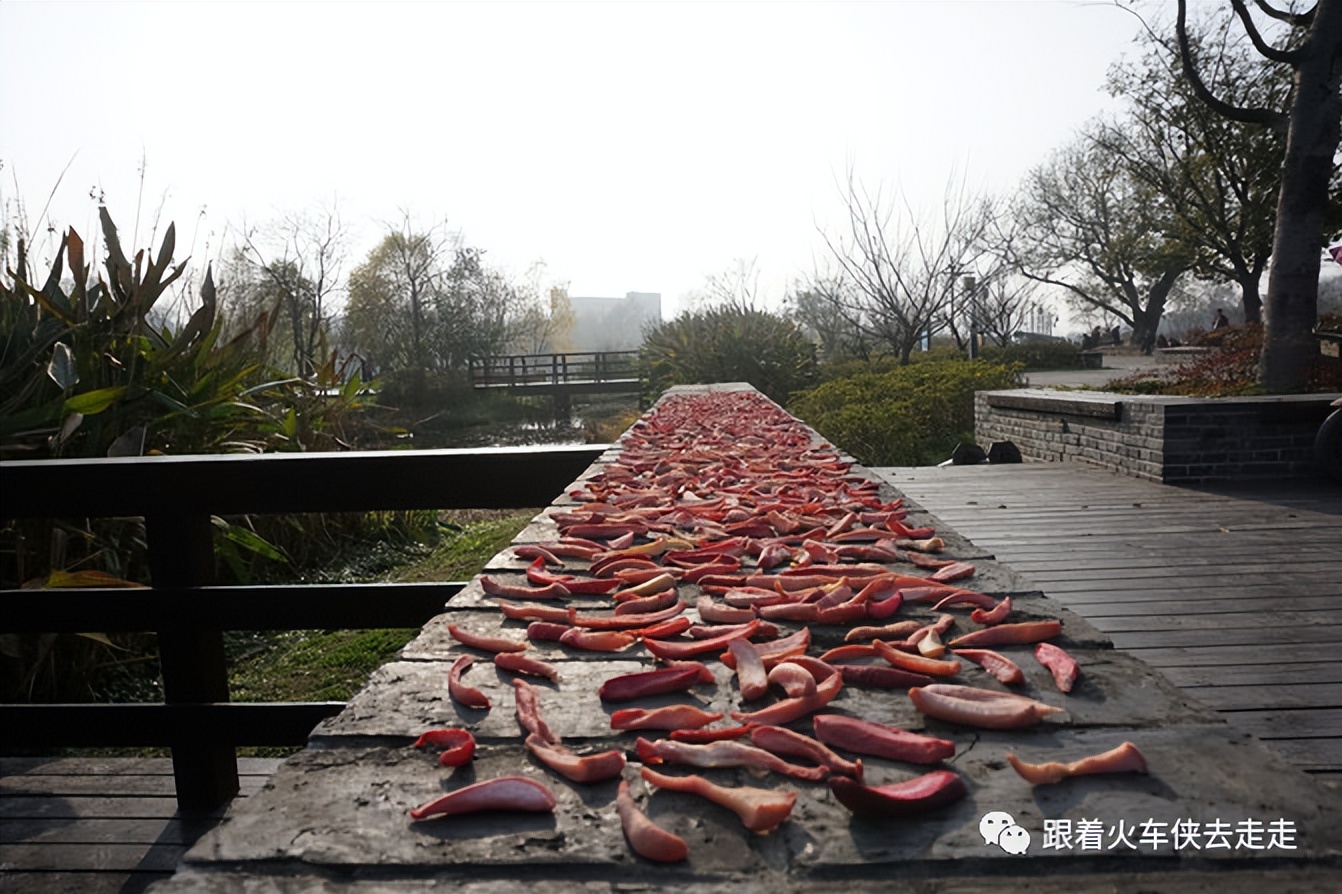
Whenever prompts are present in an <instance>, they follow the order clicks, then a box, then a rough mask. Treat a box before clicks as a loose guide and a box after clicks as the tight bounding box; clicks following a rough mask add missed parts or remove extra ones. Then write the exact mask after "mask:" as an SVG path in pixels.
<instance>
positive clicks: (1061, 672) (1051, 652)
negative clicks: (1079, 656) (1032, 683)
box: [1034, 643, 1081, 692]
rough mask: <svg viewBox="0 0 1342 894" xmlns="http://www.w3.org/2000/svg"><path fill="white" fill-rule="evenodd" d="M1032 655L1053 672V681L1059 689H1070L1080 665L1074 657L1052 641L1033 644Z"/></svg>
mask: <svg viewBox="0 0 1342 894" xmlns="http://www.w3.org/2000/svg"><path fill="white" fill-rule="evenodd" d="M1034 657H1035V658H1036V659H1037V660H1038V661H1039V663H1040V664H1042V665H1043V666H1044V667H1046V668H1048V670H1049V673H1051V674H1053V682H1054V683H1056V684H1057V685H1058V689H1059V690H1061V691H1063V692H1071V691H1072V686H1073V685H1075V684H1076V677H1077V674H1079V673H1081V667H1080V666H1079V665H1078V664H1077V663H1076V659H1075V658H1073V657H1072V656H1071V655H1068V654H1067V653H1066V652H1065V651H1063V650H1062V649H1060V648H1058V647H1057V646H1055V645H1053V644H1052V643H1039V644H1038V645H1037V646H1035V647H1034Z"/></svg>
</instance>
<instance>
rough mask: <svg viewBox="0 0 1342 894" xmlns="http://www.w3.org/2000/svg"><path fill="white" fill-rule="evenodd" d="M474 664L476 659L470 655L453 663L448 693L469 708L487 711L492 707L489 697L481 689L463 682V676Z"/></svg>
mask: <svg viewBox="0 0 1342 894" xmlns="http://www.w3.org/2000/svg"><path fill="white" fill-rule="evenodd" d="M474 663H475V659H474V658H472V657H471V656H470V655H462V656H461V657H460V658H458V659H457V660H456V661H454V662H452V667H451V669H449V670H448V672H447V692H448V695H450V696H452V699H453V700H454V701H457V702H460V703H461V704H463V705H465V706H466V707H468V708H478V709H480V710H483V711H487V710H489V709H490V707H492V705H491V704H490V701H489V696H487V695H485V694H484V693H483V692H481V691H480V690H479V689H476V688H475V687H473V686H467V685H466V684H465V683H463V682H461V675H462V674H463V673H465V672H466V669H467V668H468V667H470V666H471V665H472V664H474Z"/></svg>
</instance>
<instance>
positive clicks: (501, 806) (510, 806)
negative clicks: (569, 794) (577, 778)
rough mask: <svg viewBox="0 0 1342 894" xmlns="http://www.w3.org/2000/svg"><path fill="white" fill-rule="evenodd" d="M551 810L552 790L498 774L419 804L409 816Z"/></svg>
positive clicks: (553, 799)
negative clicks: (484, 811)
mask: <svg viewBox="0 0 1342 894" xmlns="http://www.w3.org/2000/svg"><path fill="white" fill-rule="evenodd" d="M554 809H555V796H554V793H553V792H551V791H550V790H549V789H548V788H546V787H545V786H543V785H541V784H540V783H539V782H536V781H535V780H534V779H528V778H526V777H525V776H499V777H497V778H494V779H486V780H485V781H484V782H477V783H475V784H474V785H468V786H466V787H465V788H459V789H457V790H456V791H453V792H448V793H447V794H445V795H442V796H440V797H437V798H434V799H433V800H432V801H429V802H428V803H427V804H421V805H420V806H418V807H415V808H413V809H412V810H411V811H410V818H411V819H416V820H429V819H437V818H438V817H440V816H455V815H457V814H462V813H476V812H479V811H482V810H520V811H526V812H530V813H550V812H551V811H553V810H554Z"/></svg>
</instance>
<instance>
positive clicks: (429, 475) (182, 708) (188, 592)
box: [0, 447, 603, 810]
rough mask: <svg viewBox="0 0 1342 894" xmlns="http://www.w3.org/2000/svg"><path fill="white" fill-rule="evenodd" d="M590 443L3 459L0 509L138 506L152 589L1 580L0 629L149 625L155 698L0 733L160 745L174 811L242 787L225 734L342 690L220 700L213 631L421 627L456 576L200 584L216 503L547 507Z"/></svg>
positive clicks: (292, 723)
mask: <svg viewBox="0 0 1342 894" xmlns="http://www.w3.org/2000/svg"><path fill="white" fill-rule="evenodd" d="M602 449H603V448H601V447H557V448H549V447H532V448H503V449H487V450H424V451H381V452H367V453H327V454H312V453H308V454H303V453H295V454H266V455H210V456H174V457H166V456H164V457H140V458H134V459H92V460H38V461H22V462H3V463H0V520H4V521H9V520H11V519H20V518H80V519H82V518H109V517H142V518H143V519H144V523H145V531H146V536H147V540H148V553H149V569H150V575H151V581H152V587H149V588H145V589H112V588H107V589H84V588H81V589H65V590H59V589H48V590H4V591H0V632H8V633H34V632H36V633H74V632H88V631H99V632H113V631H153V632H155V633H156V634H157V642H158V651H159V660H160V665H161V669H162V675H163V691H164V702H163V703H161V704H59V705H58V704H0V742H3V743H4V744H5V746H6V747H7V748H33V747H40V746H51V745H60V746H168V747H170V748H171V749H172V756H173V772H174V775H175V778H176V785H177V799H178V804H179V806H180V807H181V808H182V809H185V810H195V809H207V810H208V809H211V808H214V807H216V806H218V805H220V804H222V803H224V802H226V801H228V800H229V799H230V798H231V797H232V796H233V795H234V794H236V793H237V790H238V774H237V759H236V751H235V748H236V746H239V745H301V744H303V743H304V742H305V741H306V740H307V736H308V734H309V733H310V732H311V730H312V728H313V727H314V726H315V725H316V724H317V723H319V722H320V721H321V720H322V719H323V718H325V717H329V716H331V715H333V714H335V713H337V712H339V711H340V710H341V708H343V707H344V706H343V704H342V703H340V702H316V703H309V702H304V703H229V693H228V675H227V666H226V662H225V657H224V646H223V631H225V630H301V629H341V628H345V629H357V628H367V627H419V626H422V625H423V624H424V623H425V622H426V621H428V620H429V619H430V618H432V617H433V616H434V615H435V614H438V613H439V612H440V611H441V610H442V607H443V605H444V603H445V602H446V601H447V600H448V598H450V597H451V596H452V595H454V594H455V593H456V592H457V591H459V590H460V589H461V587H462V586H464V584H462V583H459V582H449V583H441V584H337V585H289V586H250V587H220V586H211V584H212V582H213V581H212V569H213V564H214V550H213V539H212V531H213V524H212V521H211V519H212V517H214V516H231V515H243V514H252V513H255V514H269V513H298V512H351V511H354V512H360V511H367V510H410V509H453V508H501V509H502V508H525V507H531V506H544V505H546V504H548V503H549V502H550V501H551V500H553V499H554V498H555V497H556V496H557V495H558V494H560V493H561V492H562V490H563V488H564V487H566V486H567V485H568V484H570V483H571V482H572V481H574V480H575V479H576V478H577V477H578V475H580V474H581V473H582V472H583V470H584V469H586V468H587V467H588V466H589V465H591V463H592V462H594V461H595V460H596V458H597V457H598V456H600V454H601V452H602Z"/></svg>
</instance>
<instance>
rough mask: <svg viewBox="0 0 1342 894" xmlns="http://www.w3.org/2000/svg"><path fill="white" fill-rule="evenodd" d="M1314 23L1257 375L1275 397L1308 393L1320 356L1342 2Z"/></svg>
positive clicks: (1329, 2)
mask: <svg viewBox="0 0 1342 894" xmlns="http://www.w3.org/2000/svg"><path fill="white" fill-rule="evenodd" d="M1314 16H1315V20H1314V23H1313V25H1312V27H1311V28H1310V33H1309V36H1308V37H1307V38H1306V40H1305V43H1304V44H1303V45H1302V46H1301V47H1300V53H1301V57H1302V58H1301V61H1300V65H1299V68H1298V69H1297V70H1296V95H1295V101H1294V102H1293V103H1292V104H1291V114H1290V127H1289V129H1288V131H1287V135H1286V159H1285V162H1284V163H1283V165H1282V171H1281V194H1280V197H1279V198H1278V200H1277V228H1276V232H1275V236H1274V238H1273V242H1272V272H1271V274H1270V275H1269V277H1268V287H1267V335H1266V338H1265V339H1264V342H1263V354H1262V359H1261V360H1260V362H1259V367H1258V381H1259V383H1260V384H1261V385H1262V386H1263V387H1264V388H1265V389H1267V391H1269V392H1271V393H1274V394H1281V393H1289V392H1298V391H1301V390H1303V388H1304V387H1305V384H1306V382H1307V380H1308V375H1309V367H1310V364H1311V362H1312V361H1313V359H1314V358H1315V357H1316V356H1317V354H1318V344H1317V342H1316V341H1315V339H1314V335H1313V332H1312V330H1313V328H1314V325H1315V322H1316V321H1317V319H1318V296H1319V253H1320V250H1321V248H1322V246H1323V239H1324V237H1325V235H1326V234H1325V233H1324V226H1325V221H1326V214H1327V208H1328V186H1329V178H1330V177H1331V175H1332V170H1333V155H1334V153H1335V152H1336V151H1337V147H1338V142H1339V140H1342V95H1340V94H1339V92H1338V88H1339V86H1342V65H1338V64H1337V63H1336V61H1335V60H1336V56H1337V53H1338V47H1339V45H1340V44H1342V0H1320V2H1319V3H1318V4H1317V5H1316V6H1315V7H1314Z"/></svg>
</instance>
